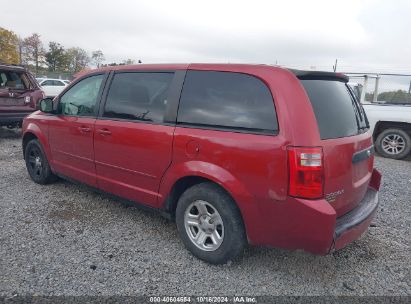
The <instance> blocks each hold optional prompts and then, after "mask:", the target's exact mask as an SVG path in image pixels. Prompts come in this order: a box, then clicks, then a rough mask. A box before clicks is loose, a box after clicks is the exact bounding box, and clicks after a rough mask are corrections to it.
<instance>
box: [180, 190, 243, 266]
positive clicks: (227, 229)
mask: <svg viewBox="0 0 411 304" xmlns="http://www.w3.org/2000/svg"><path fill="white" fill-rule="evenodd" d="M176 223H177V229H178V232H179V234H180V237H181V239H182V241H183V243H184V245H185V246H186V248H187V249H188V250H189V251H190V252H191V253H192V254H193V255H194V256H196V257H198V258H200V259H202V260H204V261H206V262H209V263H212V264H224V263H226V262H228V261H230V260H233V259H235V258H236V257H238V256H239V255H240V253H241V252H242V251H243V248H244V246H245V244H246V240H247V238H246V234H245V230H244V225H243V221H242V218H241V214H240V211H239V210H238V208H237V206H236V204H235V203H234V201H233V199H232V198H231V197H230V196H229V195H228V194H227V193H226V192H225V191H224V190H223V189H222V188H220V187H219V186H217V185H215V184H213V183H210V182H205V183H201V184H197V185H194V186H193V187H191V188H189V189H188V190H186V191H185V192H184V193H183V194H182V196H181V197H180V199H179V201H178V204H177V209H176Z"/></svg>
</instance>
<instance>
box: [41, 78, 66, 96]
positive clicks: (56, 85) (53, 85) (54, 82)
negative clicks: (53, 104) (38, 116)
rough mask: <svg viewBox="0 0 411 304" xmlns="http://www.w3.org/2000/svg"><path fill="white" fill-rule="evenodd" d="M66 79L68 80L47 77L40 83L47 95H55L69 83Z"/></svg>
mask: <svg viewBox="0 0 411 304" xmlns="http://www.w3.org/2000/svg"><path fill="white" fill-rule="evenodd" d="M40 79H41V78H40ZM65 81H67V80H62V79H52V78H45V79H41V80H40V81H39V84H40V86H41V89H42V90H43V91H44V94H45V95H46V97H55V96H57V95H58V94H60V92H61V91H63V90H64V88H65V87H66V86H67V85H68V83H66V82H65Z"/></svg>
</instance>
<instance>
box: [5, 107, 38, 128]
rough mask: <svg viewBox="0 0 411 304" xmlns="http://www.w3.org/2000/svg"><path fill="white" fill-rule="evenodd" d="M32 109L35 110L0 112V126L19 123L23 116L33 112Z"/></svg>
mask: <svg viewBox="0 0 411 304" xmlns="http://www.w3.org/2000/svg"><path fill="white" fill-rule="evenodd" d="M34 111H35V110H33V111H29V112H11V113H1V112H0V126H1V125H9V124H15V123H21V122H22V121H23V119H24V117H26V116H27V115H29V114H31V113H33V112H34Z"/></svg>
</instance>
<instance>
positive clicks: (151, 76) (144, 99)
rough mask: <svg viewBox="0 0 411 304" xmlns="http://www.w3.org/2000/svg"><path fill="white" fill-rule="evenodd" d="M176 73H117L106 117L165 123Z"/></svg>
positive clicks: (111, 87) (107, 102)
mask: <svg viewBox="0 0 411 304" xmlns="http://www.w3.org/2000/svg"><path fill="white" fill-rule="evenodd" d="M173 76H174V73H162V72H161V73H160V72H149V73H141V72H135V73H128V72H127V73H119V74H115V75H114V78H113V81H112V83H111V86H110V90H109V92H108V96H107V101H106V104H105V106H104V113H103V116H104V117H110V118H120V119H129V120H140V121H149V122H159V123H161V122H163V120H164V114H165V112H166V108H167V94H168V89H169V87H170V84H171V81H172V79H173Z"/></svg>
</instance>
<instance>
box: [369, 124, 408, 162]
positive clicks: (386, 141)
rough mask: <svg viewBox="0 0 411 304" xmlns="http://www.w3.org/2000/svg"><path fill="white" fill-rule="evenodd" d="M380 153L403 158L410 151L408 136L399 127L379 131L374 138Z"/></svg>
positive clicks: (389, 156) (385, 155)
mask: <svg viewBox="0 0 411 304" xmlns="http://www.w3.org/2000/svg"><path fill="white" fill-rule="evenodd" d="M376 148H377V151H378V153H379V154H380V155H382V156H384V157H388V158H393V159H403V158H405V157H407V156H408V154H409V153H410V151H411V139H410V136H409V135H408V134H407V133H406V132H405V131H403V130H400V129H394V128H392V129H387V130H384V131H383V132H381V133H380V134H379V135H378V137H377V140H376Z"/></svg>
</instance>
